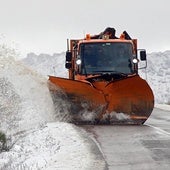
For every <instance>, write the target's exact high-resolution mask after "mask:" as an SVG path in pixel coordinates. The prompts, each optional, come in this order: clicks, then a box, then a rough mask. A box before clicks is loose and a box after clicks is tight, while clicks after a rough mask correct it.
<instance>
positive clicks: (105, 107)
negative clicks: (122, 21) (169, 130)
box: [49, 31, 154, 124]
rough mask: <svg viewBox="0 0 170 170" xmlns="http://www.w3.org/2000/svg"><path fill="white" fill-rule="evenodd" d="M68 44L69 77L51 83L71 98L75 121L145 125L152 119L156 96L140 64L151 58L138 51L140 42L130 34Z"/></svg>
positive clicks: (89, 37)
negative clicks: (142, 72) (141, 71)
mask: <svg viewBox="0 0 170 170" xmlns="http://www.w3.org/2000/svg"><path fill="white" fill-rule="evenodd" d="M67 45H68V50H67V52H66V63H65V67H66V68H67V69H68V74H69V75H68V77H69V78H61V77H55V76H49V80H50V82H52V83H53V84H54V85H55V86H56V87H58V88H57V89H60V90H62V91H63V92H64V93H65V94H66V95H67V99H68V101H69V102H70V103H71V109H70V113H71V114H72V119H73V122H75V123H79V122H81V123H82V122H88V123H128V124H129V123H130V124H143V123H144V122H145V121H146V120H147V119H148V117H149V116H150V114H151V113H152V110H153V107H154V96H153V92H152V90H151V88H150V86H149V85H148V83H147V82H146V81H145V80H144V79H142V78H141V77H140V76H139V74H138V69H139V66H138V65H139V62H145V63H146V65H147V59H146V51H145V50H138V49H137V39H131V38H130V36H129V35H128V33H127V32H126V31H124V32H123V33H122V34H121V35H120V37H119V38H114V39H113V38H109V36H107V35H103V36H102V37H101V38H93V37H92V36H90V35H89V34H87V35H86V37H85V38H83V39H71V40H67ZM146 65H145V66H144V67H146ZM51 90H52V91H53V90H54V89H51ZM56 93H58V90H56Z"/></svg>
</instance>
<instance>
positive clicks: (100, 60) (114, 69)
mask: <svg viewBox="0 0 170 170" xmlns="http://www.w3.org/2000/svg"><path fill="white" fill-rule="evenodd" d="M70 44H71V50H70V51H67V53H66V68H67V69H69V78H70V79H74V80H87V79H88V78H89V77H96V76H98V75H105V77H106V75H110V76H107V77H110V78H111V79H117V78H122V77H127V76H132V75H136V74H138V61H139V59H138V56H137V40H136V39H133V40H126V39H125V38H124V36H123V35H121V36H120V38H119V39H109V38H108V37H103V38H102V39H91V38H90V36H88V35H87V36H86V38H85V39H83V40H71V41H70ZM140 59H141V60H146V52H145V50H142V51H141V52H140Z"/></svg>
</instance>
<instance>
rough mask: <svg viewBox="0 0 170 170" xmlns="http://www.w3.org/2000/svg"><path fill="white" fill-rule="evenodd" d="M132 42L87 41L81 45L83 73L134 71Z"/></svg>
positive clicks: (126, 72) (128, 72) (127, 72)
mask: <svg viewBox="0 0 170 170" xmlns="http://www.w3.org/2000/svg"><path fill="white" fill-rule="evenodd" d="M132 55H133V54H132V44H131V43H122V42H121V43H120V42H114V43H111V42H105V43H101V42H100V43H86V44H82V45H81V46H80V58H81V60H82V69H81V73H82V74H97V73H109V72H115V73H116V72H119V73H125V74H131V73H133V72H134V71H133V69H132Z"/></svg>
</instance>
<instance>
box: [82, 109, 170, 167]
mask: <svg viewBox="0 0 170 170" xmlns="http://www.w3.org/2000/svg"><path fill="white" fill-rule="evenodd" d="M82 128H83V129H85V130H86V131H88V132H89V133H90V134H91V135H93V137H94V138H95V139H96V141H97V142H98V146H99V147H100V149H101V151H102V153H103V156H104V158H105V161H106V162H107V169H109V170H170V111H163V110H160V109H156V108H155V109H154V111H153V113H152V115H151V117H150V118H149V119H148V120H147V121H146V122H145V124H144V125H141V126H138V125H110V126H109V125H108V126H106V125H105V126H104V125H100V126H96V125H95V126H93V125H91V126H87V125H86V126H82Z"/></svg>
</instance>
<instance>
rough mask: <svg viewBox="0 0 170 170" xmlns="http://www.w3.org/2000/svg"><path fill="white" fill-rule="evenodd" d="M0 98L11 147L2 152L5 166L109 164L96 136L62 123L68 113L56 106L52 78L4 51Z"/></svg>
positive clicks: (24, 169) (0, 126) (0, 162)
mask: <svg viewBox="0 0 170 170" xmlns="http://www.w3.org/2000/svg"><path fill="white" fill-rule="evenodd" d="M0 101H1V103H0V116H1V122H0V130H1V131H3V132H4V133H5V134H6V135H7V138H8V142H7V147H8V149H9V151H7V152H2V153H1V154H0V169H1V170H11V169H12V170H18V169H19V170H30V169H31V170H32V169H33V170H37V169H41V170H43V169H44V170H53V169H57V170H63V169H66V170H67V169H68V170H70V169H75V170H76V169H77V170H79V169H82V170H87V169H89V170H90V169H99V170H100V169H101V170H102V169H105V166H106V164H105V161H104V159H103V156H102V154H101V152H100V151H99V149H98V147H96V144H95V141H94V140H93V139H92V138H91V137H89V136H88V134H87V133H86V132H85V131H83V130H81V131H80V129H79V128H77V127H76V126H75V125H72V124H68V123H64V122H58V117H59V116H58V115H57V111H59V113H60V114H62V112H61V109H60V108H58V110H57V108H54V106H53V102H52V99H51V96H50V93H49V90H48V87H47V79H46V78H44V77H42V76H40V75H38V74H37V73H35V72H33V71H31V70H30V69H28V68H26V67H25V66H23V65H22V64H21V63H19V62H16V61H15V60H14V59H12V58H10V57H7V58H4V57H2V56H0ZM60 102H62V101H60ZM58 107H59V105H58Z"/></svg>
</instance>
